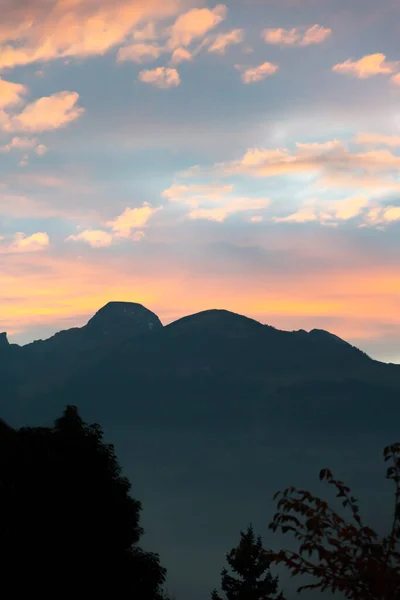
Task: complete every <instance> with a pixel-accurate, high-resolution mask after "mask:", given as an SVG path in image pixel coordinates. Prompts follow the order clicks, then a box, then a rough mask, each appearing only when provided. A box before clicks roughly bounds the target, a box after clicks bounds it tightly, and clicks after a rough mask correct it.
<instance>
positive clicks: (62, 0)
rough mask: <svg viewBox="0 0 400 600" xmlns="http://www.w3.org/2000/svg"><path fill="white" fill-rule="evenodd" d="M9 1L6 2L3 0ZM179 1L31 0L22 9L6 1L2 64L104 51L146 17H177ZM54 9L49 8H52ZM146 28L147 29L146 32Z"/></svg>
mask: <svg viewBox="0 0 400 600" xmlns="http://www.w3.org/2000/svg"><path fill="white" fill-rule="evenodd" d="M3 4H4V3H3ZM182 4H184V2H177V1H176V0H146V2H132V1H131V0H102V1H101V2H83V1H82V0H77V1H76V2H72V3H71V2H70V1H69V0H58V1H57V2H56V1H53V2H51V5H50V7H49V3H48V2H41V1H39V0H32V2H29V3H26V4H25V5H24V10H23V12H22V11H20V10H19V9H18V4H15V3H14V0H5V6H3V5H2V30H1V32H0V68H13V67H15V66H18V65H26V64H30V63H33V62H37V61H49V60H53V59H57V58H66V57H72V56H79V57H85V56H91V55H103V54H104V53H105V52H108V51H109V50H111V49H112V48H114V47H115V46H117V45H120V44H122V43H124V41H125V40H126V38H127V37H128V36H129V35H131V34H133V33H134V31H135V28H136V27H138V26H139V25H140V24H141V23H142V22H143V21H146V20H148V21H152V20H162V19H165V18H167V17H171V16H174V15H175V14H176V13H177V12H178V11H179V9H180V8H181V5H182ZM49 8H50V10H49ZM141 31H143V29H142V30H141Z"/></svg>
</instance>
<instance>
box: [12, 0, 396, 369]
mask: <svg viewBox="0 0 400 600" xmlns="http://www.w3.org/2000/svg"><path fill="white" fill-rule="evenodd" d="M0 9H1V10H0V12H1V22H0V331H2V330H4V331H7V332H8V334H9V339H10V341H12V342H16V343H21V344H23V343H27V342H30V341H32V340H33V339H38V338H45V337H48V336H49V335H51V334H53V333H54V332H56V331H58V330H60V329H65V328H67V327H72V326H76V325H83V324H84V323H85V322H86V321H87V320H88V318H89V317H90V316H92V314H93V313H94V312H95V311H96V310H98V309H99V308H100V307H101V306H103V305H104V304H106V303H107V302H108V301H111V300H119V301H133V302H140V303H142V304H144V305H145V306H146V307H147V308H149V309H151V310H153V311H154V312H156V313H157V314H158V315H159V317H160V318H161V320H162V322H163V323H164V324H166V323H169V322H171V321H173V320H175V319H177V318H179V317H182V316H184V315H187V314H191V313H195V312H198V311H200V310H205V309H209V308H226V309H228V310H232V311H235V312H238V313H241V314H245V315H247V316H249V317H253V318H256V319H258V320H260V321H261V322H263V323H268V324H270V325H273V326H276V327H278V328H281V329H289V330H293V329H300V328H302V329H306V330H310V329H313V328H322V329H327V330H329V331H331V332H332V333H335V334H336V335H339V336H341V337H343V338H344V339H346V340H347V341H349V342H351V343H353V344H355V345H357V346H358V347H360V348H362V349H363V350H364V351H366V352H368V353H369V354H370V355H371V356H373V357H374V358H377V359H380V360H384V361H390V362H400V310H399V308H400V302H399V298H400V47H399V44H398V39H399V35H400V18H399V17H400V5H399V3H398V1H397V0H381V2H380V3H379V5H378V3H376V1H373V0H352V1H351V2H349V1H348V0H245V1H244V0H232V1H231V2H227V3H214V2H212V3H207V2H202V1H201V0H199V1H196V0H0Z"/></svg>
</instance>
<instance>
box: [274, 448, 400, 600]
mask: <svg viewBox="0 0 400 600" xmlns="http://www.w3.org/2000/svg"><path fill="white" fill-rule="evenodd" d="M384 460H385V462H387V461H389V460H391V461H392V463H393V465H392V466H390V467H389V468H388V469H387V473H386V478H387V479H390V480H392V481H393V482H394V484H395V507H394V511H393V523H392V527H391V531H390V533H389V534H388V535H387V536H386V537H383V538H380V537H379V536H378V534H377V533H376V532H375V531H374V530H373V529H371V528H370V527H367V526H366V525H365V524H364V523H363V521H362V519H361V517H360V514H359V512H360V511H359V507H358V501H357V499H356V498H354V497H353V496H352V495H351V492H350V488H348V487H347V486H345V485H344V484H343V482H342V481H338V480H336V479H334V477H333V475H332V473H331V471H330V470H329V469H322V471H321V472H320V480H325V481H327V482H328V483H329V484H330V485H332V486H333V487H334V488H336V491H337V494H336V496H337V497H338V498H343V506H345V507H349V508H350V510H351V517H352V522H347V521H345V520H344V519H343V518H342V517H341V516H340V515H339V514H337V512H335V511H334V510H333V509H332V508H330V507H329V506H328V503H327V502H325V501H323V500H321V499H320V498H317V497H315V496H312V495H311V494H310V492H308V491H305V490H297V489H296V488H294V487H291V488H288V489H287V490H285V491H284V492H283V493H282V492H277V494H275V496H274V498H278V497H279V496H280V500H279V502H278V512H277V513H276V514H275V516H274V518H273V521H272V522H271V523H270V525H269V527H270V529H272V530H273V531H276V530H277V529H278V528H279V529H280V530H281V532H282V533H287V532H288V531H292V532H294V535H295V537H296V539H298V540H300V541H301V545H300V548H299V552H298V553H297V552H292V551H289V550H282V551H280V552H279V553H276V554H271V560H272V561H273V562H274V563H284V564H285V565H286V566H287V567H288V568H289V569H290V570H291V572H292V575H299V574H307V575H311V576H312V577H314V578H316V579H317V582H316V583H313V584H309V585H303V586H300V587H299V588H298V591H299V592H300V591H302V590H304V589H313V588H315V589H321V591H324V590H326V589H330V590H331V591H332V592H333V593H334V592H335V591H341V592H342V593H343V594H344V595H345V597H346V598H349V599H351V600H399V598H400V443H398V444H393V445H391V446H388V447H386V448H385V449H384ZM289 513H291V514H289ZM293 513H295V514H296V513H297V515H298V516H295V515H294V514H293ZM305 554H307V555H308V558H305V556H304V555H305Z"/></svg>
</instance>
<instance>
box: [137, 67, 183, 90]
mask: <svg viewBox="0 0 400 600" xmlns="http://www.w3.org/2000/svg"><path fill="white" fill-rule="evenodd" d="M138 77H139V80H140V81H142V82H143V83H150V84H151V85H154V86H156V87H159V88H162V89H167V88H172V87H177V86H178V85H179V84H180V82H181V80H180V76H179V73H178V71H177V70H176V69H170V68H168V67H157V68H156V69H149V70H145V71H140V73H139V75H138Z"/></svg>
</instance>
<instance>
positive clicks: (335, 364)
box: [0, 302, 400, 600]
mask: <svg viewBox="0 0 400 600" xmlns="http://www.w3.org/2000/svg"><path fill="white" fill-rule="evenodd" d="M399 392H400V365H388V364H385V363H381V362H379V361H376V360H373V359H371V358H370V357H369V356H367V355H366V354H365V353H364V352H362V351H361V350H359V349H358V348H355V347H354V346H352V345H351V344H349V343H347V342H346V341H344V340H342V339H340V338H339V337H337V336H335V335H334V334H332V333H329V332H327V331H322V330H316V329H314V330H312V331H310V332H306V331H304V330H299V331H281V330H278V329H275V328H274V327H272V326H270V325H264V324H262V323H259V322H257V321H255V320H254V319H249V318H247V317H245V316H243V315H238V314H235V313H233V312H230V311H226V310H216V309H213V310H206V311H202V312H200V313H197V314H194V315H189V316H186V317H183V318H181V319H179V320H177V321H175V322H173V323H170V324H168V325H166V326H163V325H162V323H161V321H160V319H159V318H158V317H157V315H155V314H154V313H153V312H151V311H150V310H148V309H147V308H145V307H143V306H142V305H140V304H135V303H126V302H110V303H109V304H107V305H106V306H105V307H103V308H101V309H100V310H99V311H98V312H97V313H96V314H95V315H94V316H93V317H92V318H91V319H90V320H89V322H88V323H87V324H86V325H85V326H83V327H80V328H73V329H69V330H66V331H62V332H60V333H58V334H56V335H54V336H52V337H50V338H49V339H47V340H40V341H36V342H33V343H31V344H27V345H25V346H18V345H16V344H8V342H7V338H6V336H5V335H4V334H3V335H2V336H1V337H0V419H4V421H5V422H6V423H9V424H10V425H13V426H18V427H20V426H25V425H46V424H51V423H52V422H53V421H54V419H55V418H56V417H57V416H58V415H59V414H60V412H61V411H62V410H63V409H64V408H65V406H66V405H68V404H74V405H77V406H78V408H79V411H80V413H81V414H82V417H83V418H84V419H85V420H86V421H90V422H99V423H101V425H102V427H103V429H104V431H105V434H106V436H109V439H110V440H111V441H112V442H114V443H115V445H116V449H117V452H118V455H119V457H120V459H121V463H122V466H123V468H124V471H125V472H126V473H127V476H128V477H129V478H130V479H131V481H132V482H133V493H134V494H137V496H140V497H141V498H142V499H143V504H144V515H143V516H144V525H145V530H146V531H148V532H149V533H148V538H147V539H148V544H149V549H150V548H151V549H154V548H156V549H157V551H159V552H160V556H161V558H162V559H163V562H164V563H165V566H166V567H167V569H168V572H169V584H168V587H170V588H171V591H172V592H174V595H176V597H177V598H178V597H190V598H193V600H200V598H203V597H207V596H209V593H210V590H211V589H213V587H215V585H216V583H217V582H218V579H219V567H220V563H221V559H223V557H224V555H225V552H226V548H227V547H229V546H230V544H231V543H232V542H234V541H235V535H236V532H237V529H238V527H240V526H241V525H242V523H243V526H245V525H246V523H248V522H249V520H252V521H253V522H254V525H255V527H256V528H257V530H259V531H260V532H261V533H262V534H265V538H264V541H265V543H266V545H269V546H270V547H273V538H269V537H268V536H269V535H270V534H268V532H267V529H266V528H267V524H268V522H269V520H270V517H272V512H270V511H272V510H273V509H274V505H273V504H272V502H271V498H272V495H273V494H274V492H276V491H277V490H278V489H282V487H287V486H288V485H292V484H293V485H295V484H298V485H301V486H310V487H312V486H313V485H314V484H315V480H316V478H318V473H319V470H320V469H321V468H322V467H325V466H329V467H332V468H333V469H335V468H336V471H337V472H338V473H339V477H340V476H341V475H340V474H341V473H342V471H343V469H345V473H344V474H343V478H345V476H346V475H347V476H346V481H348V482H349V484H350V485H354V486H355V487H356V489H357V490H358V493H359V494H360V496H362V497H364V498H365V497H367V498H368V502H369V505H368V506H367V510H368V511H370V514H372V515H376V518H377V520H378V523H377V526H378V529H379V526H380V525H382V526H383V525H384V524H385V523H386V521H385V519H390V515H386V514H385V511H384V507H385V506H387V505H390V502H389V500H388V499H387V498H385V497H383V499H382V501H380V497H378V493H377V492H376V489H377V487H376V486H377V485H380V484H381V481H382V473H381V461H380V460H379V456H380V452H381V450H382V448H383V447H384V446H385V445H387V444H388V443H392V442H393V441H395V440H396V439H398V432H399V427H398V423H399V422H400V402H399ZM335 461H336V462H335ZM351 465H353V467H354V470H353V471H351V468H352V466H351ZM366 472H367V473H368V480H365V478H363V475H362V474H363V473H366ZM358 473H360V475H358ZM374 477H375V479H373V478H374ZM211 550H212V551H211ZM194 555H195V556H197V559H196V561H197V568H196V564H192V561H191V558H190V557H191V556H194ZM196 561H195V562H196ZM199 564H201V565H202V567H201V568H200V569H198V565H199ZM183 572H184V573H185V574H186V575H185V577H183V579H182V573H183ZM294 585H295V584H292V583H291V582H290V580H288V581H285V577H284V575H283V578H282V586H283V588H285V586H288V587H287V589H289V590H290V589H293V588H294ZM290 586H292V588H291V587H290ZM288 595H289V597H291V596H290V594H288ZM293 597H294V596H293Z"/></svg>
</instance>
